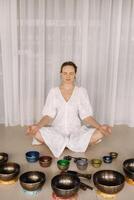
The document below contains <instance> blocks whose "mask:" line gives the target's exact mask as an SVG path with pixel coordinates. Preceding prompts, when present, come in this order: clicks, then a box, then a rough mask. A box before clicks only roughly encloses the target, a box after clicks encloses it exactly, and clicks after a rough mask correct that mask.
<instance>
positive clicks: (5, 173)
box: [0, 162, 20, 181]
mask: <svg viewBox="0 0 134 200" xmlns="http://www.w3.org/2000/svg"><path fill="white" fill-rule="evenodd" d="M19 172H20V165H19V164H17V163H14V162H12V163H11V162H8V163H4V164H1V165H0V180H2V181H11V180H14V179H15V178H17V176H18V175H19Z"/></svg>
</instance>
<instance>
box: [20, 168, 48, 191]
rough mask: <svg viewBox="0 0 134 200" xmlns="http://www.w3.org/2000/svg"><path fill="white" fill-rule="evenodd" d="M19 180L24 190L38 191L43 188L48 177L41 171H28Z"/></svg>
mask: <svg viewBox="0 0 134 200" xmlns="http://www.w3.org/2000/svg"><path fill="white" fill-rule="evenodd" d="M19 180H20V185H21V186H22V188H23V189H24V190H27V191H36V190H39V189H41V188H42V186H43V185H44V183H45V181H46V176H45V174H44V173H43V172H40V171H28V172H25V173H23V174H22V175H21V176H20V178H19Z"/></svg>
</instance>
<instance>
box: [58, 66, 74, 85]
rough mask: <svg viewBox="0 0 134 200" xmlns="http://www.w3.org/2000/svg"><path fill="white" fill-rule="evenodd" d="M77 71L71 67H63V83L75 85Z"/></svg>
mask: <svg viewBox="0 0 134 200" xmlns="http://www.w3.org/2000/svg"><path fill="white" fill-rule="evenodd" d="M75 76H76V73H75V69H74V67H73V66H71V65H67V66H65V67H63V69H62V72H61V78H62V83H66V84H73V83H74V80H75Z"/></svg>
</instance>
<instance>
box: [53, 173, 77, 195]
mask: <svg viewBox="0 0 134 200" xmlns="http://www.w3.org/2000/svg"><path fill="white" fill-rule="evenodd" d="M51 187H52V189H53V191H54V193H55V194H56V195H57V196H58V197H63V198H69V197H72V196H73V195H75V194H77V192H78V190H79V188H80V179H79V178H78V177H77V176H74V175H71V174H67V173H65V174H60V175H57V176H54V177H53V178H52V180H51Z"/></svg>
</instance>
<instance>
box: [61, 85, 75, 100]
mask: <svg viewBox="0 0 134 200" xmlns="http://www.w3.org/2000/svg"><path fill="white" fill-rule="evenodd" d="M75 89H76V86H74V88H73V91H72V94H71V95H70V97H69V99H68V100H67V101H66V99H65V98H64V96H63V95H62V92H61V89H60V87H58V91H59V93H60V96H61V98H62V99H63V101H64V102H65V103H68V102H69V101H70V100H71V99H72V97H73V96H74V92H75Z"/></svg>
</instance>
